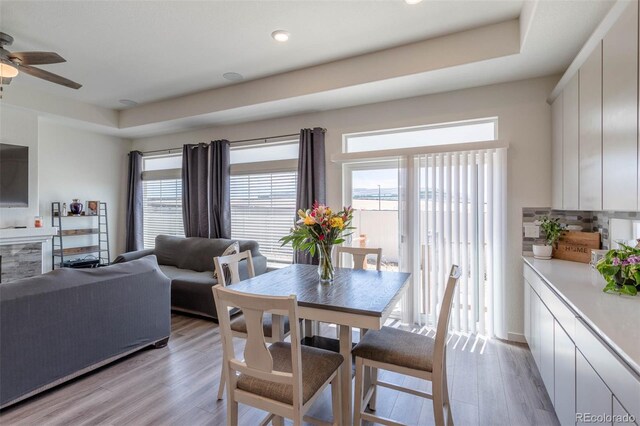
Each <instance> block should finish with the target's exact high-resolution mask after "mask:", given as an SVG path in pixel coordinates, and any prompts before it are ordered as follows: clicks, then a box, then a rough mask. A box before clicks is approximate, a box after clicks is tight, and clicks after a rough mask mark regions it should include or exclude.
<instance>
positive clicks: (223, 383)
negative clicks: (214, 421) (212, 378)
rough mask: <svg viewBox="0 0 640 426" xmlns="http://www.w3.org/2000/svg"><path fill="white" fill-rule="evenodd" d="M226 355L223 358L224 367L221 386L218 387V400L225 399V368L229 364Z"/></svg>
mask: <svg viewBox="0 0 640 426" xmlns="http://www.w3.org/2000/svg"><path fill="white" fill-rule="evenodd" d="M224 358H225V357H224V355H223V356H222V365H221V367H220V384H219V385H218V400H220V399H222V398H224V385H225V380H224V366H225V365H226V364H227V363H226V362H225V360H224Z"/></svg>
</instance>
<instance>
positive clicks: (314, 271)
mask: <svg viewBox="0 0 640 426" xmlns="http://www.w3.org/2000/svg"><path fill="white" fill-rule="evenodd" d="M410 275H411V274H409V273H406V272H388V271H382V272H378V271H371V270H354V269H347V268H336V273H335V279H334V281H333V283H332V284H321V283H320V281H319V278H318V267H317V266H315V265H291V266H287V267H286V268H282V269H278V270H275V271H272V272H268V273H266V274H262V275H258V276H257V277H254V278H249V279H248V280H244V281H241V282H239V283H237V284H233V285H231V286H229V288H231V289H233V290H236V291H242V292H245V293H253V294H260V295H265V296H289V295H292V294H295V295H296V296H297V298H298V305H299V306H304V307H309V308H319V309H325V310H333V311H340V312H347V313H354V314H361V315H368V316H373V317H381V316H382V315H383V314H384V312H385V311H386V310H387V309H388V308H393V306H391V304H395V303H396V302H397V299H398V296H399V295H400V293H401V291H402V289H403V288H404V287H405V286H406V285H408V283H409V276H410Z"/></svg>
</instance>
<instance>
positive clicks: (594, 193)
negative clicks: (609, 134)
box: [578, 43, 602, 210]
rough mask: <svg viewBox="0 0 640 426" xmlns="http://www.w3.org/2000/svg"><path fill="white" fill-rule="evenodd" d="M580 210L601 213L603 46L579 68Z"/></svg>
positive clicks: (599, 46)
mask: <svg viewBox="0 0 640 426" xmlns="http://www.w3.org/2000/svg"><path fill="white" fill-rule="evenodd" d="M579 92H580V96H579V103H580V114H579V115H580V138H579V150H578V151H579V171H580V173H579V185H578V187H579V208H580V210H602V43H600V44H599V45H598V47H597V48H596V49H594V51H593V52H592V53H591V55H590V56H589V59H587V61H586V62H585V63H584V65H582V67H581V68H580V89H579Z"/></svg>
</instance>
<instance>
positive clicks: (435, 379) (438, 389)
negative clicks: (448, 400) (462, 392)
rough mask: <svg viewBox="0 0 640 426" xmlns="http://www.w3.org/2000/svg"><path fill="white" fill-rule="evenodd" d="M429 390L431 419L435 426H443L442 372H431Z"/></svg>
mask: <svg viewBox="0 0 640 426" xmlns="http://www.w3.org/2000/svg"><path fill="white" fill-rule="evenodd" d="M431 390H432V392H431V393H432V395H433V417H434V420H435V423H436V426H445V420H444V399H443V396H442V394H443V391H444V385H443V383H442V371H440V372H437V371H434V372H433V376H432V381H431Z"/></svg>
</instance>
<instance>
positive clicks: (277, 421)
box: [271, 416, 284, 426]
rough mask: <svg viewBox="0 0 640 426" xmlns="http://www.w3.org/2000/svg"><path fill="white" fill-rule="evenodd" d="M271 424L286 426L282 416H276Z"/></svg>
mask: <svg viewBox="0 0 640 426" xmlns="http://www.w3.org/2000/svg"><path fill="white" fill-rule="evenodd" d="M271 424H272V425H273V426H284V418H282V417H280V416H274V417H273V420H271Z"/></svg>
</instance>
